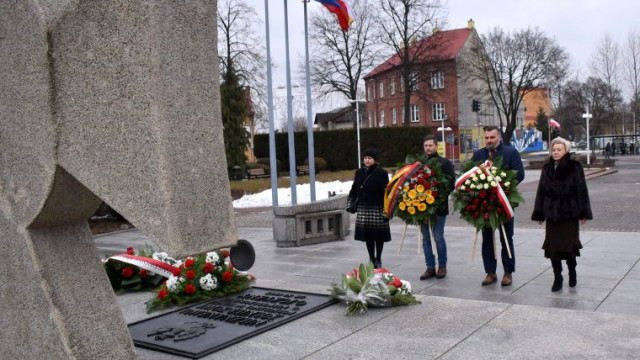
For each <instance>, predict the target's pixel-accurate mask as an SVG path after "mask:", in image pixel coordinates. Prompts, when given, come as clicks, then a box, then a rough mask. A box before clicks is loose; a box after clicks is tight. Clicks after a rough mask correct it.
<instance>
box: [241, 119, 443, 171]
mask: <svg viewBox="0 0 640 360" xmlns="http://www.w3.org/2000/svg"><path fill="white" fill-rule="evenodd" d="M430 133H431V129H430V128H428V127H424V126H411V127H404V126H403V127H391V128H389V127H386V128H373V129H360V147H361V151H362V152H364V149H366V148H368V147H373V148H375V149H376V150H378V162H379V163H381V164H382V165H383V166H389V167H393V166H395V165H396V164H397V163H399V162H402V161H404V158H405V156H407V154H416V155H417V154H422V153H423V152H424V150H423V148H422V139H423V138H424V136H425V135H428V134H430ZM275 135H276V136H275V138H276V158H277V159H278V160H280V161H281V163H282V168H283V170H284V171H288V169H289V147H288V136H287V133H276V134H275ZM313 141H314V145H315V146H314V152H315V156H319V157H322V158H324V159H325V160H326V161H327V168H328V169H329V170H331V171H338V170H349V169H355V168H357V167H358V163H357V161H356V160H357V159H356V158H357V157H358V155H357V154H358V148H357V134H356V129H342V130H328V131H317V132H314V133H313ZM294 144H295V157H296V164H295V165H296V166H298V165H302V164H303V163H304V161H305V160H306V159H308V158H309V155H308V152H307V149H308V147H307V132H306V131H301V132H296V133H294ZM254 145H255V148H254V151H255V155H256V157H258V158H264V157H269V134H257V135H255V138H254ZM361 161H362V159H360V162H361Z"/></svg>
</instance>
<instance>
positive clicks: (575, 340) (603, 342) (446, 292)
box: [95, 157, 640, 359]
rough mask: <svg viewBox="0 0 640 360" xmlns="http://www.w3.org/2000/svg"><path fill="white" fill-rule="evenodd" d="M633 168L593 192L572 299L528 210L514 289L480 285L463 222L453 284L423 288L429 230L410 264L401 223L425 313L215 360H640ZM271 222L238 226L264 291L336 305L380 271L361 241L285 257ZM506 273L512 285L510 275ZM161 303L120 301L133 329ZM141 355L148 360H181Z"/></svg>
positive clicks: (394, 251) (372, 318)
mask: <svg viewBox="0 0 640 360" xmlns="http://www.w3.org/2000/svg"><path fill="white" fill-rule="evenodd" d="M629 158H630V159H628V160H627V161H628V164H630V165H628V166H620V167H619V170H620V171H619V172H618V173H616V174H612V175H608V176H605V177H601V178H597V179H592V180H589V181H588V185H589V190H590V193H591V201H592V206H593V208H594V216H595V217H596V218H595V219H594V221H593V222H590V223H591V224H589V223H588V225H587V226H586V227H585V228H584V229H586V231H583V232H582V233H581V239H582V242H583V244H584V249H583V251H582V256H581V257H580V258H578V267H577V272H578V286H577V287H575V288H569V287H568V286H567V284H566V281H565V284H564V288H563V289H562V290H561V291H559V292H557V293H552V292H551V291H550V288H551V283H552V282H553V275H552V270H551V267H550V263H549V261H548V259H545V258H544V256H543V252H542V250H541V249H540V246H541V245H542V241H543V232H544V228H543V227H542V226H540V225H538V224H537V223H533V222H531V221H529V220H528V218H529V215H530V209H527V207H526V206H527V205H523V206H521V207H519V208H518V209H516V230H515V236H514V241H515V249H514V251H515V254H516V259H517V263H516V273H514V278H513V285H512V286H509V287H502V286H500V284H499V283H497V284H494V285H490V286H481V285H480V282H481V281H482V279H483V278H484V271H483V267H482V259H481V256H480V249H479V248H480V244H478V245H477V247H476V254H475V259H474V260H472V244H473V229H472V228H471V227H469V226H467V225H465V224H463V223H462V222H459V220H457V217H458V215H457V214H454V215H452V216H450V217H449V219H448V221H449V223H448V224H447V227H446V232H445V234H446V237H447V245H448V258H449V260H448V266H447V268H448V275H447V277H446V278H444V279H441V280H427V281H421V280H419V278H418V277H419V275H420V274H421V273H422V272H423V271H424V269H425V265H424V257H423V255H422V254H419V253H418V251H417V249H418V243H417V229H416V228H415V227H410V228H409V230H408V232H407V236H406V238H405V242H404V246H403V248H402V250H401V251H400V252H398V245H399V243H400V241H399V240H400V238H401V234H402V231H403V230H404V225H403V224H402V223H400V222H397V221H396V220H394V221H393V222H392V226H391V230H392V237H393V241H392V242H391V243H389V244H387V246H386V247H385V250H384V253H383V257H382V262H383V266H384V267H386V268H387V269H389V270H390V271H392V272H393V273H394V274H396V275H397V276H399V277H401V278H402V279H405V280H408V281H410V282H411V284H412V286H413V291H414V293H415V294H416V295H417V297H418V298H419V299H420V300H421V301H422V304H420V305H412V306H407V307H398V308H381V309H371V310H370V311H369V312H368V313H367V314H365V315H363V316H358V317H346V316H344V310H345V306H344V305H343V304H337V305H333V306H330V307H328V308H326V309H323V310H320V311H318V312H315V313H313V314H311V315H308V316H306V317H303V318H301V319H298V320H296V321H293V322H291V323H288V324H286V325H283V326H281V327H279V328H276V329H274V330H271V331H268V332H266V333H264V334H261V335H258V336H256V337H253V338H251V339H248V340H245V341H243V342H241V343H238V344H235V345H233V346H231V347H228V348H226V349H223V350H221V351H218V352H216V353H213V354H211V355H209V356H207V357H205V359H218V358H225V359H274V358H277V359H336V358H339V359H383V358H388V357H399V358H405V359H436V358H438V359H483V358H486V359H489V358H501V359H507V358H509V359H510V358H516V357H517V358H523V359H545V358H569V359H611V358H615V359H636V358H637V357H638V356H637V354H638V352H639V351H640V296H638V295H640V290H638V289H639V288H640V266H639V265H638V263H639V262H640V238H639V237H638V233H637V232H638V231H640V229H639V228H638V227H639V226H640V225H638V224H637V223H638V221H637V216H636V215H635V213H636V211H637V209H638V206H637V204H636V202H637V200H635V199H636V198H637V194H639V193H640V192H638V190H639V188H640V161H637V164H638V166H637V167H636V166H634V165H633V164H636V162H635V161H636V160H634V159H631V158H633V157H629ZM538 176H539V172H538V173H536V172H535V171H528V172H527V179H526V181H525V183H524V184H522V185H521V186H522V190H523V194H525V199H526V200H527V203H525V204H528V205H529V206H531V203H532V202H533V199H532V198H531V196H532V194H533V193H534V192H535V185H536V184H535V183H536V181H537V178H538ZM528 188H531V189H529V190H527V189H528ZM527 211H529V213H528V214H527ZM627 212H629V215H627V214H626V213H627ZM270 213H271V212H270V210H268V209H267V210H264V209H263V210H262V211H257V212H243V214H242V215H241V216H240V215H238V216H237V220H238V227H239V229H238V230H239V235H240V238H243V239H247V240H249V241H250V242H251V243H252V244H253V246H254V247H255V248H256V252H257V258H256V263H255V265H254V266H253V268H252V269H251V270H250V271H249V272H250V273H252V274H253V275H255V276H256V278H257V281H256V284H255V285H256V286H262V287H270V288H278V289H284V290H297V291H308V292H314V293H324V294H326V293H328V291H327V289H328V287H329V285H330V283H331V282H336V281H338V280H339V277H340V275H341V274H342V273H344V272H348V271H350V270H351V269H352V268H353V267H354V266H356V265H358V264H359V263H360V262H363V261H366V260H367V259H368V256H367V252H366V249H365V246H364V244H363V243H361V242H358V241H354V240H353V235H350V236H349V237H348V239H346V240H345V241H337V242H331V243H325V244H317V245H310V246H304V247H299V248H276V247H275V244H274V242H273V236H272V229H271V228H270V221H269V219H270ZM599 218H603V220H599ZM629 222H633V223H632V224H629ZM590 225H591V226H593V228H594V229H593V230H592V229H590V228H589V226H590ZM95 240H96V243H97V247H98V251H99V252H110V251H109V250H111V251H113V250H116V249H117V248H119V247H120V248H122V250H124V248H126V247H127V246H133V247H136V248H141V247H144V246H145V244H146V245H149V246H152V247H153V246H154V244H153V243H152V242H151V241H150V240H149V239H147V238H146V237H145V236H144V235H142V234H140V233H138V232H137V231H135V230H132V231H124V232H117V233H111V234H107V235H101V236H97V237H96V238H95ZM109 248H111V249H109ZM498 269H499V270H498V272H499V275H501V272H502V269H501V265H498ZM565 273H566V270H565ZM565 280H566V276H565ZM150 296H151V295H150V294H149V293H140V294H127V295H123V296H119V297H118V302H119V304H120V306H121V309H122V311H123V314H124V316H125V318H126V320H127V322H134V321H138V320H141V319H144V318H147V317H149V315H147V314H146V313H145V312H144V302H145V301H147V300H148V299H149V298H150ZM153 315H155V314H153ZM136 350H137V352H138V354H139V355H140V358H141V359H178V358H179V357H176V356H172V355H167V354H162V353H158V352H155V351H151V350H146V349H141V348H137V349H136Z"/></svg>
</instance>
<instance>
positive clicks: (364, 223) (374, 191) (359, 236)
mask: <svg viewBox="0 0 640 360" xmlns="http://www.w3.org/2000/svg"><path fill="white" fill-rule="evenodd" d="M363 155H364V156H363V162H364V166H363V167H361V168H360V169H358V170H356V174H355V178H354V180H353V185H352V186H351V191H350V192H349V197H348V199H347V211H349V212H350V213H352V214H353V213H356V212H357V213H358V215H357V216H356V233H355V236H354V239H356V240H360V241H364V242H365V243H366V244H367V251H368V252H369V260H371V262H372V263H373V264H374V266H375V267H376V268H379V267H381V266H382V248H383V246H384V243H385V242H387V241H391V232H390V230H389V219H387V218H386V217H385V216H384V213H383V208H384V190H385V188H386V187H387V184H388V183H389V174H388V173H387V172H386V171H385V170H384V169H383V168H382V167H381V166H378V164H376V158H377V156H378V153H377V152H376V151H375V150H374V149H372V148H368V149H366V150H365V151H364V154H363Z"/></svg>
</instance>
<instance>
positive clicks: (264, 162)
mask: <svg viewBox="0 0 640 360" xmlns="http://www.w3.org/2000/svg"><path fill="white" fill-rule="evenodd" d="M256 164H258V165H260V164H262V165H267V169H269V168H270V167H271V160H270V159H269V158H259V159H257V160H256ZM276 168H277V169H278V172H280V171H282V164H281V163H280V160H278V159H276Z"/></svg>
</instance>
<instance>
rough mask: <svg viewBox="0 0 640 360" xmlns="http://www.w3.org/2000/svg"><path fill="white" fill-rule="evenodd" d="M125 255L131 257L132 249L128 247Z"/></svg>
mask: <svg viewBox="0 0 640 360" xmlns="http://www.w3.org/2000/svg"><path fill="white" fill-rule="evenodd" d="M127 254H129V255H133V248H132V247H128V248H127Z"/></svg>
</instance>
